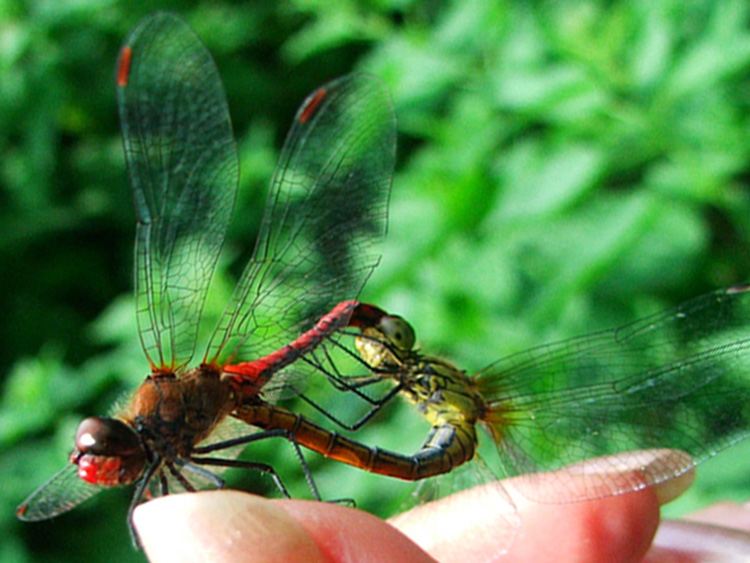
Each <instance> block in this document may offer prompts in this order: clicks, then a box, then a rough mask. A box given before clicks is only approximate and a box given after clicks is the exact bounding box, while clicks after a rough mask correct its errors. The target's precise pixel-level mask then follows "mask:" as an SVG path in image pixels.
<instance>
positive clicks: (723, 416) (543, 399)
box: [475, 286, 750, 500]
mask: <svg viewBox="0 0 750 563" xmlns="http://www.w3.org/2000/svg"><path fill="white" fill-rule="evenodd" d="M749 320H750V291H749V290H748V287H747V286H738V287H732V288H729V289H725V290H721V291H718V292H715V293H711V294H708V295H704V296H702V297H699V298H697V299H694V300H692V301H689V302H687V303H685V304H683V305H681V306H679V307H678V308H677V309H675V310H672V311H670V312H668V313H663V314H659V315H656V316H652V317H649V318H646V319H643V320H640V321H637V322H635V323H632V324H630V325H626V326H624V327H621V328H619V329H616V330H609V331H603V332H599V333H595V334H592V335H589V336H585V337H582V338H576V339H573V340H568V341H564V342H560V343H557V344H551V345H548V346H542V347H540V348H536V349H533V350H530V351H527V352H523V353H521V354H517V355H514V356H511V357H509V358H506V359H504V360H501V361H500V362H497V363H496V364H493V365H492V366H490V367H489V368H487V369H485V370H484V371H482V372H480V373H479V374H477V375H476V376H475V383H476V385H477V388H478V389H479V391H480V392H481V393H482V395H483V396H484V397H485V399H486V400H487V401H488V403H489V412H488V414H487V422H488V426H489V429H490V431H491V432H492V434H493V436H494V438H495V441H496V443H497V444H498V447H499V449H500V452H501V457H502V461H503V465H504V466H505V469H506V471H507V473H508V474H509V475H522V474H525V473H533V472H537V471H547V470H556V469H559V468H561V467H562V466H565V465H568V464H573V463H576V462H579V461H583V460H586V459H589V458H592V457H596V456H603V455H608V454H617V453H622V452H628V451H632V450H641V449H645V448H670V449H678V450H682V451H684V452H687V453H688V454H690V456H692V459H691V458H688V457H687V456H685V457H683V458H679V457H678V458H666V460H667V461H664V459H662V458H661V457H658V456H657V457H656V458H655V457H654V456H653V455H652V454H648V453H646V454H643V456H642V459H636V460H635V461H636V465H638V466H640V468H641V471H640V475H639V477H638V478H637V479H634V480H632V481H627V480H623V479H622V478H621V474H622V472H623V467H622V465H621V464H620V463H619V462H616V461H613V460H611V459H606V458H605V459H602V460H599V463H600V466H601V467H602V468H603V469H605V470H607V471H610V472H611V477H610V476H606V475H603V473H602V472H599V471H597V472H595V473H593V474H591V475H586V476H585V477H584V476H583V475H582V476H581V478H579V479H575V480H573V482H570V483H568V481H566V487H568V488H569V489H570V493H571V496H572V497H575V498H595V497H600V496H606V495H610V494H617V493H621V492H627V491H631V490H635V489H640V488H643V487H645V486H647V485H650V484H654V483H658V482H661V481H664V480H666V479H669V478H671V477H675V476H677V475H680V474H682V473H684V472H685V471H687V470H689V469H691V468H692V467H693V466H694V465H695V464H698V463H701V462H703V461H705V460H706V459H708V458H710V457H712V456H714V455H715V454H716V453H718V452H719V451H721V450H722V449H724V448H727V447H728V446H730V445H732V444H734V443H736V442H737V441H739V440H742V439H744V438H746V437H747V436H748V434H749V433H750V375H749V374H748V366H750V322H748V321H749ZM573 471H575V469H573ZM524 482H525V483H527V484H528V486H527V487H525V490H524V493H525V494H526V495H527V496H529V497H530V498H533V499H537V500H545V499H549V498H558V499H559V498H560V496H561V495H560V490H559V487H558V486H557V484H555V483H553V482H550V481H549V480H546V479H544V480H542V479H534V478H531V479H529V480H526V481H524ZM553 488H554V489H555V490H552V489H553Z"/></svg>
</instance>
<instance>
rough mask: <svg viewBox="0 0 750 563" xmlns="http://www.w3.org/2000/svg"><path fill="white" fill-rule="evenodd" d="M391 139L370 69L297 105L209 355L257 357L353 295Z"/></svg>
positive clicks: (386, 103) (361, 276)
mask: <svg viewBox="0 0 750 563" xmlns="http://www.w3.org/2000/svg"><path fill="white" fill-rule="evenodd" d="M395 146H396V132H395V116H394V112H393V107H392V103H391V101H390V97H389V95H388V92H387V91H386V89H385V87H384V86H383V85H382V84H381V82H380V81H379V80H377V79H376V78H374V77H372V76H366V75H360V74H355V75H350V76H346V77H343V78H341V79H338V80H335V81H333V82H330V83H328V84H326V85H325V86H323V87H322V88H320V89H318V90H317V91H316V92H315V93H314V94H312V95H311V96H310V97H309V98H308V99H307V100H306V101H305V102H304V103H303V105H302V107H301V108H300V109H299V111H298V112H297V116H296V118H295V120H294V124H293V126H292V129H291V131H290V132H289V135H288V136H287V139H286V142H285V144H284V147H283V150H282V153H281V157H280V158H279V162H278V165H277V168H276V172H275V175H274V178H273V181H272V184H271V191H270V194H269V196H268V201H267V204H266V209H265V214H264V217H263V223H262V226H261V230H260V234H259V237H258V241H257V244H256V248H255V252H254V255H253V258H252V260H251V261H250V263H249V264H248V266H247V268H246V269H245V271H244V273H243V275H242V277H241V279H240V281H239V283H238V285H237V288H236V290H235V292H234V295H233V297H232V299H231V301H230V303H229V305H228V307H227V309H226V311H225V312H224V315H223V317H222V318H221V320H220V323H219V325H218V327H217V329H216V331H215V333H214V335H213V338H212V341H211V346H210V348H209V351H208V355H207V357H208V358H209V360H211V361H218V359H219V356H222V358H223V359H226V357H227V356H228V357H229V359H230V360H232V359H238V360H247V359H254V358H257V357H258V356H262V355H265V354H267V353H269V352H271V351H272V350H275V349H277V348H279V347H280V346H282V345H284V344H287V343H288V342H289V341H290V340H291V339H292V338H294V337H296V336H299V334H300V333H301V332H302V331H303V330H305V329H308V328H310V327H311V326H312V323H313V322H314V320H317V319H318V318H319V317H320V316H321V315H323V314H324V313H326V312H328V311H329V310H330V309H331V308H332V307H333V306H334V305H336V304H337V303H338V302H339V301H342V300H345V299H353V298H354V297H356V296H357V294H358V293H359V291H360V290H361V288H362V286H363V284H364V282H365V281H366V279H367V278H368V276H369V275H370V273H371V272H372V270H373V268H374V267H375V266H376V265H377V263H378V260H379V255H378V254H376V253H375V252H374V250H373V245H374V243H376V242H378V241H379V240H380V239H382V237H383V236H384V234H385V229H386V216H387V203H388V194H389V192H390V186H391V179H392V176H393V168H394V162H395ZM222 352H226V353H224V354H222ZM220 363H223V361H222V362H220Z"/></svg>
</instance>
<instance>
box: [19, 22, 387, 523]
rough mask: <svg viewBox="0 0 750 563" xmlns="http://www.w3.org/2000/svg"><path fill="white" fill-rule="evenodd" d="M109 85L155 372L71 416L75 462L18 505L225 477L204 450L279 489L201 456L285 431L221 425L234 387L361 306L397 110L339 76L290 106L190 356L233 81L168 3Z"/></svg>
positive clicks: (227, 182) (233, 159) (230, 163)
mask: <svg viewBox="0 0 750 563" xmlns="http://www.w3.org/2000/svg"><path fill="white" fill-rule="evenodd" d="M117 98H118V104H119V111H120V120H121V125H122V135H123V144H124V150H125V156H126V160H127V164H128V169H129V172H130V179H131V184H132V189H133V198H134V201H135V208H136V215H137V228H136V243H135V297H136V316H137V322H138V334H139V337H140V342H141V346H142V348H143V351H144V353H145V355H146V359H147V361H148V363H149V365H150V373H149V374H148V376H147V377H146V379H145V381H144V382H143V383H142V384H141V386H140V387H139V388H138V390H137V391H136V392H135V394H134V395H133V398H132V400H131V401H130V402H129V404H128V405H127V406H125V407H124V408H123V409H121V410H119V411H117V412H116V414H114V416H112V417H108V418H99V417H95V418H87V419H85V420H84V421H83V422H81V424H80V426H79V428H78V431H77V434H76V440H75V450H74V451H73V453H72V454H71V462H72V464H70V465H68V466H67V467H65V468H64V469H63V470H61V471H60V472H59V473H57V474H56V475H55V476H54V477H52V479H50V480H49V481H48V482H47V483H46V484H44V485H43V486H42V487H41V488H39V489H38V490H37V491H36V492H34V493H33V494H32V495H31V496H29V498H28V499H26V500H25V501H24V502H23V503H22V504H21V505H20V507H19V508H18V511H17V514H18V517H19V518H20V519H22V520H29V521H35V520H42V519H46V518H51V517H53V516H56V515H58V514H61V513H63V512H66V511H68V510H70V509H72V508H74V507H75V506H77V505H78V504H80V503H81V502H83V501H84V500H86V499H88V498H89V497H91V496H92V495H94V494H96V493H97V492H99V491H101V490H102V489H103V488H104V487H107V486H114V485H124V484H130V483H136V489H135V492H134V495H133V499H132V502H131V507H130V514H132V510H133V508H134V507H135V506H136V505H137V504H138V503H139V502H141V500H143V499H144V498H146V497H150V496H157V495H163V494H168V493H170V492H173V491H175V490H196V489H199V488H205V487H206V486H214V487H220V486H222V485H223V481H222V480H221V479H220V478H219V477H217V476H216V475H215V474H214V473H212V472H210V471H208V470H206V469H205V468H204V467H205V466H219V467H225V466H240V467H253V468H255V469H259V470H261V471H265V472H267V473H269V474H271V476H272V477H274V478H275V480H276V482H277V485H278V486H279V487H280V488H281V489H282V492H285V490H284V489H283V485H282V484H281V482H280V480H279V479H278V477H277V476H276V474H275V473H274V471H273V468H271V467H270V466H268V465H265V464H260V463H252V462H242V461H238V460H236V459H234V456H233V455H230V454H227V455H226V456H225V457H213V456H212V455H211V454H212V453H214V452H218V451H221V450H225V449H226V448H229V447H230V446H237V445H241V444H245V443H248V442H251V441H254V440H257V439H260V438H264V437H268V436H280V435H281V436H287V433H286V432H284V431H282V432H279V431H271V432H256V433H255V434H252V433H251V432H250V430H251V429H250V428H248V427H247V426H245V425H242V424H239V426H240V427H243V428H244V432H245V434H246V435H245V436H241V437H234V436H228V435H227V434H226V433H225V432H223V430H222V427H223V426H226V424H225V423H227V422H229V421H231V420H232V418H231V417H232V415H233V414H236V409H237V408H238V407H239V406H240V405H241V404H242V403H243V402H245V401H247V400H249V399H258V400H259V397H260V394H261V392H262V391H263V390H264V387H266V389H267V388H268V387H267V384H268V383H269V381H270V380H271V378H272V377H273V376H274V374H276V373H277V372H278V371H279V370H281V369H282V368H284V367H285V366H287V365H289V364H290V363H292V362H294V361H295V360H297V359H298V358H299V357H300V356H301V355H303V354H305V353H306V352H307V351H309V350H310V349H311V348H313V347H315V346H316V345H317V344H319V343H320V342H321V340H323V339H324V338H325V337H326V335H328V334H330V333H332V332H333V331H334V330H336V329H337V328H338V327H340V326H343V325H346V323H347V322H348V317H349V315H350V313H351V310H352V307H353V306H354V305H353V303H352V302H346V301H343V300H344V299H347V298H351V296H356V295H357V293H358V292H359V290H360V289H361V287H362V285H363V284H364V282H365V281H366V279H367V277H368V276H369V275H370V273H371V271H372V269H373V268H374V267H375V265H376V264H377V262H378V256H377V255H376V254H374V253H373V249H372V246H373V244H374V243H376V242H377V241H378V240H379V239H381V238H382V236H383V235H384V233H385V225H386V212H387V199H388V194H389V191H390V185H391V179H392V175H393V167H394V161H395V138H396V136H395V117H394V113H393V109H392V104H391V102H390V99H389V96H388V94H387V92H386V91H385V89H384V88H383V86H382V85H381V84H380V83H379V81H378V80H376V79H374V78H372V77H368V76H363V75H350V76H347V77H344V78H341V79H339V80H336V81H333V82H331V83H329V84H327V85H325V86H323V87H322V88H320V89H318V90H317V91H316V92H315V93H313V94H312V95H311V96H310V97H308V98H307V100H306V101H305V102H304V103H303V104H302V106H301V108H300V109H299V110H298V112H297V115H296V117H295V120H294V123H293V125H292V128H291V131H290V132H289V134H288V136H287V139H286V142H285V144H284V147H283V150H282V153H281V157H280V159H279V163H278V166H277V168H276V172H275V173H274V177H273V180H272V183H271V191H270V194H269V196H268V200H267V203H266V208H265V214H264V217H263V221H262V224H261V228H260V233H259V235H258V240H257V243H256V247H255V251H254V253H253V256H252V258H251V260H250V262H249V263H248V265H247V267H246V268H245V271H244V273H243V274H242V276H241V278H240V280H239V282H238V284H237V287H236V289H235V291H234V293H233V295H232V297H231V300H230V302H229V304H228V305H227V307H226V309H225V311H224V313H223V315H222V316H221V318H220V320H219V323H218V326H217V327H216V329H215V330H214V332H213V334H212V336H211V338H210V341H209V344H208V347H207V351H206V353H205V355H204V356H203V358H202V360H201V362H200V363H199V364H198V365H197V367H192V368H189V365H190V362H191V359H192V357H193V354H194V350H195V345H196V339H197V335H198V328H199V323H200V318H201V312H202V309H203V305H204V302H205V299H206V295H207V292H208V288H209V284H210V281H211V278H212V276H213V273H214V270H215V268H216V264H217V260H218V258H219V254H220V250H221V247H222V245H223V241H224V238H225V235H226V232H227V228H228V225H229V221H230V216H231V213H232V210H233V207H234V202H235V198H236V193H237V186H238V179H239V162H238V154H237V148H236V145H235V141H234V138H233V135H232V127H231V123H230V118H229V110H228V107H227V101H226V96H225V93H224V89H223V86H222V83H221V80H220V78H219V74H218V70H217V68H216V66H215V64H214V62H213V60H212V58H211V56H210V55H209V53H208V52H207V50H206V49H205V47H204V46H203V45H202V43H201V42H200V40H199V39H198V37H197V36H196V35H195V33H194V32H193V31H192V30H191V29H190V27H189V26H188V25H187V24H186V23H185V22H184V21H182V20H181V19H180V18H178V17H176V16H174V15H170V14H163V13H161V14H156V15H153V16H151V17H148V18H147V19H145V20H144V21H143V22H142V23H141V24H140V25H139V26H138V27H137V28H136V29H135V30H134V31H133V32H132V33H131V35H130V36H129V37H128V39H127V40H126V42H125V45H124V46H123V47H122V49H121V52H120V58H119V65H118V69H117ZM342 301H343V302H342ZM326 311H330V313H328V314H325V315H324V316H322V318H321V315H323V313H325V312H326ZM316 319H320V320H319V321H317V322H316ZM300 335H302V336H300ZM253 358H256V359H255V360H253ZM314 492H315V491H314Z"/></svg>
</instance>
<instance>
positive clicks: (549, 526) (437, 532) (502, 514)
mask: <svg viewBox="0 0 750 563" xmlns="http://www.w3.org/2000/svg"><path fill="white" fill-rule="evenodd" d="M684 455H685V454H682V453H681V452H674V451H671V450H661V451H659V452H655V453H654V460H655V463H657V464H664V463H665V462H666V461H668V459H669V458H670V456H675V460H680V459H682V458H680V456H683V457H684ZM618 457H619V458H621V459H619V463H618V466H619V468H620V471H618V472H616V473H612V474H609V473H608V472H604V473H601V474H599V473H594V472H599V471H600V470H601V468H608V469H611V468H612V467H613V460H612V459H611V458H610V459H609V460H608V461H607V462H606V463H602V460H592V462H591V464H590V465H587V464H578V465H577V466H576V471H575V472H571V471H569V470H562V471H559V472H556V473H549V474H539V475H537V476H535V479H544V480H545V484H546V486H547V488H548V489H549V490H555V489H558V490H559V491H560V499H559V503H557V504H555V501H556V499H555V498H550V499H549V502H547V503H544V504H540V503H536V502H532V501H530V500H528V499H527V498H526V497H524V496H522V495H520V494H518V493H517V492H516V491H515V487H514V486H513V485H514V483H516V482H522V483H524V486H523V488H526V489H527V488H528V482H527V481H526V482H524V481H519V479H524V478H517V479H509V480H506V481H504V482H496V483H491V484H489V485H486V486H483V487H478V488H476V489H472V490H469V491H465V492H463V493H460V494H457V495H453V496H452V497H448V498H446V499H443V500H442V501H438V502H435V503H430V504H428V505H425V506H423V507H420V508H418V509H415V510H413V511H410V512H408V513H406V514H403V515H400V516H398V517H396V518H393V519H391V523H392V524H394V525H395V526H396V527H397V528H399V529H400V530H401V531H403V532H404V533H405V534H407V535H408V536H409V537H410V538H412V539H413V540H414V541H415V542H416V543H417V544H419V545H420V546H422V548H423V549H425V551H427V552H428V553H429V554H431V555H432V556H433V557H435V558H437V559H439V560H441V561H446V562H449V561H466V560H468V559H470V560H472V561H489V560H494V559H495V558H497V557H498V556H500V555H502V554H505V555H506V560H508V561H555V562H556V563H563V562H565V561H614V560H616V561H638V560H640V559H641V558H642V557H643V555H644V553H645V552H646V550H647V549H648V546H649V544H650V542H651V539H652V538H653V535H654V532H655V530H656V527H657V525H658V522H659V506H660V504H663V503H664V502H667V501H668V500H671V499H672V498H674V497H675V496H677V495H678V494H680V493H681V492H682V491H684V490H685V489H687V487H688V486H689V485H690V483H691V481H692V475H691V474H690V473H687V474H685V475H684V476H681V477H680V478H678V479H675V480H672V481H666V482H664V483H662V484H660V485H657V486H654V487H647V488H645V489H643V490H641V491H638V492H634V493H629V494H623V495H619V496H609V497H605V498H601V499H597V500H589V501H579V502H571V500H575V499H571V497H570V493H569V491H570V490H582V487H578V486H575V481H576V480H580V479H585V480H586V481H587V482H588V481H590V480H591V479H592V476H594V477H595V476H596V475H601V476H602V477H606V478H607V479H610V480H617V479H621V480H622V482H623V483H633V482H637V481H638V479H640V478H641V476H642V475H643V474H644V473H646V472H647V471H648V468H644V467H643V466H638V467H637V468H635V469H632V470H631V471H626V470H625V466H624V464H627V463H628V462H632V461H633V460H635V459H637V460H643V456H642V455H639V456H628V455H623V456H618ZM639 463H640V461H639ZM599 481H601V479H599ZM611 482H613V483H614V481H611ZM504 485H505V486H504ZM551 485H552V486H551ZM568 485H570V486H568ZM509 495H510V496H509ZM510 497H512V503H513V504H515V507H516V510H517V513H516V516H517V519H516V521H517V522H518V524H517V527H516V529H514V530H510V531H509V530H508V529H507V528H508V526H509V522H512V519H510V518H508V513H509V512H512V511H513V508H512V506H509V498H510Z"/></svg>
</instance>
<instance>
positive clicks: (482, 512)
mask: <svg viewBox="0 0 750 563" xmlns="http://www.w3.org/2000/svg"><path fill="white" fill-rule="evenodd" d="M660 455H661V456H662V459H664V457H663V456H669V455H674V456H684V454H681V453H680V452H672V451H669V450H661V451H660ZM600 467H601V466H596V468H595V470H597V471H598V470H599V469H600ZM642 469H643V468H642V467H640V468H634V469H632V470H630V472H627V471H623V472H618V473H617V474H616V475H609V474H608V478H614V479H616V478H622V479H633V478H638V477H639V476H640V475H642ZM540 477H541V478H543V479H550V480H551V481H550V482H551V483H554V484H555V487H557V486H558V485H560V484H561V483H564V480H566V479H571V480H575V479H577V478H579V477H577V476H576V475H572V474H570V473H568V472H567V471H565V470H563V471H560V472H557V473H549V474H540ZM588 477H590V475H589V476H588ZM691 480H692V472H688V473H686V474H684V475H682V476H680V477H679V478H677V479H672V480H669V481H666V482H663V483H661V484H659V485H656V486H651V487H646V488H644V489H642V490H639V491H636V492H632V493H627V494H621V495H617V496H607V497H604V498H599V499H595V500H587V501H578V502H570V501H569V499H567V500H563V499H560V500H559V501H558V502H557V503H555V499H550V502H545V503H544V504H541V503H536V502H532V501H530V500H528V499H526V498H525V497H524V496H523V495H521V494H519V493H517V492H516V491H515V486H514V484H515V482H517V481H518V478H517V479H508V480H505V481H497V482H494V483H489V484H486V485H483V486H480V487H475V488H473V489H470V490H467V491H463V492H461V493H457V494H454V495H452V496H450V497H447V498H445V499H442V500H439V501H436V502H432V503H429V504H426V505H423V506H421V507H418V508H417V509H415V510H412V511H409V512H407V513H404V514H401V515H398V516H396V517H394V518H392V519H390V520H389V521H384V520H381V519H379V518H377V517H375V516H373V515H370V514H368V513H365V512H363V511H360V510H356V509H352V508H348V507H344V506H340V505H336V504H330V503H322V502H313V501H301V500H268V499H263V498H260V497H257V496H253V495H250V494H247V493H242V492H239V491H229V490H224V491H209V492H202V493H190V494H182V495H172V496H168V497H164V498H161V499H157V500H154V501H151V502H148V503H146V504H144V505H141V506H140V507H138V508H137V509H136V511H135V514H134V522H135V526H136V529H137V531H138V534H139V537H140V539H141V542H142V545H143V547H144V549H145V551H146V554H147V555H148V557H149V559H150V560H151V561H154V562H159V561H174V560H180V561H226V562H229V561H285V562H295V561H300V562H305V563H313V562H317V561H321V562H323V561H325V562H342V563H343V562H349V561H358V562H360V561H365V562H366V561H393V562H397V561H408V562H421V561H434V560H438V561H445V562H451V561H477V562H479V561H495V560H502V561H554V562H555V563H565V562H567V561H575V562H579V563H580V562H586V561H621V562H629V561H641V560H642V559H643V558H644V556H645V554H646V553H647V551H648V550H649V547H650V545H651V542H652V540H653V537H654V533H655V532H656V529H657V527H658V525H659V507H660V505H661V504H664V503H665V502H668V501H669V500H671V499H673V498H675V497H676V496H678V495H679V494H681V493H682V492H683V491H684V490H686V489H687V488H688V487H689V485H690V482H691ZM563 488H564V487H563ZM509 500H510V502H509ZM511 503H512V504H511ZM512 506H514V508H511V507H512Z"/></svg>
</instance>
